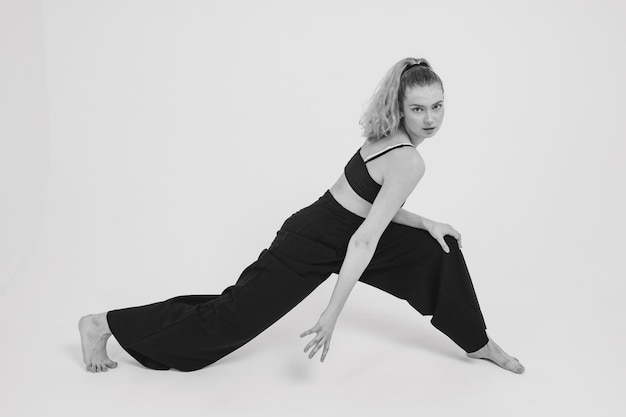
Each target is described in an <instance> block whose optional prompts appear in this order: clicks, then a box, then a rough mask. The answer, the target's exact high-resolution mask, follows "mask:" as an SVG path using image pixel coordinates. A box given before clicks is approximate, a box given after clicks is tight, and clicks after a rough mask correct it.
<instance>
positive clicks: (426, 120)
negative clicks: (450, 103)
mask: <svg viewBox="0 0 626 417" xmlns="http://www.w3.org/2000/svg"><path fill="white" fill-rule="evenodd" d="M424 124H425V125H427V126H430V125H432V124H433V114H432V113H431V112H429V111H427V112H426V114H425V115H424Z"/></svg>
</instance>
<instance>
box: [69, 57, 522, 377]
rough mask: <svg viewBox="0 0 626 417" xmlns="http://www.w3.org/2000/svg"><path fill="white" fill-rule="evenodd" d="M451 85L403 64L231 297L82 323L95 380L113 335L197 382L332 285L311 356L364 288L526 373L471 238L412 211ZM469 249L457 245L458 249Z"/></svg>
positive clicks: (149, 361) (199, 298)
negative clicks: (313, 194)
mask: <svg viewBox="0 0 626 417" xmlns="http://www.w3.org/2000/svg"><path fill="white" fill-rule="evenodd" d="M443 115H444V96H443V84H442V82H441V80H440V78H439V77H438V76H437V74H435V73H434V72H433V70H432V68H431V66H430V65H429V63H428V62H427V61H426V60H425V59H414V58H406V59H403V60H401V61H400V62H398V63H396V64H395V65H394V66H393V67H392V68H391V69H390V70H389V72H388V73H387V74H386V75H385V78H384V79H383V80H382V82H381V84H380V85H379V86H378V88H377V90H376V92H375V94H374V96H373V98H372V100H371V103H370V105H369V107H368V108H367V110H366V111H365V113H364V115H363V118H362V119H361V125H362V127H363V130H364V136H365V137H366V140H365V143H364V144H363V146H362V147H361V148H360V149H359V150H358V151H357V152H356V153H355V154H354V156H353V157H352V159H350V161H349V162H348V164H347V165H346V167H345V169H344V173H343V174H342V175H341V176H340V177H339V179H338V180H337V181H336V182H335V184H334V185H333V186H332V187H331V188H330V190H328V191H326V193H325V194H324V195H323V196H322V197H320V198H319V199H318V200H317V201H316V202H315V203H313V204H311V205H310V206H308V207H306V208H304V209H302V210H300V211H298V212H297V213H294V214H293V215H292V216H291V217H289V219H287V220H286V221H285V223H284V224H283V225H282V227H281V229H280V230H279V231H278V232H277V235H276V238H275V239H274V241H273V242H272V244H271V245H270V247H269V248H268V249H265V250H263V251H262V252H261V254H260V255H259V258H258V259H257V260H256V261H255V262H254V263H252V264H251V265H250V266H248V267H247V268H246V269H245V270H244V271H243V272H242V273H241V276H240V277H239V279H238V280H237V282H236V283H235V284H234V285H232V286H230V287H228V288H226V289H225V290H224V291H223V292H222V294H221V295H195V296H181V297H175V298H172V299H169V300H166V301H163V302H159V303H154V304H150V305H146V306H140V307H131V308H125V309H121V310H112V311H109V312H106V313H101V314H96V315H88V316H85V317H83V318H81V319H80V321H79V330H80V335H81V343H82V351H83V360H84V362H85V365H86V367H87V370H89V371H91V372H101V371H106V370H107V369H108V368H115V367H116V366H117V363H116V362H114V361H112V360H111V359H109V357H108V356H107V353H106V342H107V340H108V338H109V337H110V336H111V334H113V335H114V336H115V338H116V339H117V340H118V341H119V343H120V345H121V346H122V347H123V348H124V349H125V350H126V351H127V352H128V353H129V354H130V355H131V356H133V357H134V358H135V359H137V360H138V361H139V362H140V363H142V364H143V365H144V366H146V367H149V368H152V369H169V368H175V369H179V370H182V371H193V370H197V369H200V368H203V367H205V366H207V365H210V364H211V363H213V362H215V361H217V360H219V359H220V358H222V357H224V356H225V355H227V354H229V353H231V352H232V351H234V350H235V349H237V348H239V347H241V346H243V345H244V344H245V343H247V342H249V341H250V340H252V339H253V338H254V337H255V336H257V335H258V334H259V333H261V332H262V331H263V330H265V329H266V328H267V327H269V326H270V325H271V324H273V323H274V322H275V321H276V320H278V319H279V318H280V317H282V316H283V315H284V314H286V313H287V312H288V311H289V310H291V309H292V308H293V307H295V306H296V305H297V304H298V303H299V302H300V301H302V300H303V299H304V298H305V297H306V296H307V295H308V294H310V293H311V292H312V291H313V290H314V289H315V288H316V287H317V286H318V285H319V284H321V283H322V282H323V281H324V280H325V279H326V278H327V277H328V276H330V274H332V273H337V274H339V277H338V279H337V283H336V285H335V288H334V291H333V293H332V296H331V298H330V302H329V304H328V306H327V308H326V309H325V310H324V312H323V313H322V315H321V316H320V318H319V320H318V322H317V324H316V325H315V326H313V327H312V328H310V329H309V330H307V331H305V332H304V333H302V334H301V337H304V336H307V335H310V334H315V337H314V338H313V339H312V340H311V341H310V342H309V343H308V344H307V345H306V347H305V349H304V351H305V352H309V350H310V352H309V355H308V356H309V358H313V357H314V356H315V354H316V353H317V352H318V351H319V350H320V349H321V350H322V352H321V355H320V358H321V361H324V359H325V358H326V355H327V354H328V349H329V347H330V341H331V337H332V334H333V330H334V327H335V323H336V322H337V318H338V316H339V314H340V312H341V310H342V308H343V306H344V304H345V302H346V299H347V298H348V295H349V294H350V291H351V290H352V288H353V286H354V285H355V283H356V282H357V281H358V280H360V281H362V282H365V283H367V284H370V285H372V286H375V287H377V288H380V289H382V290H383V291H386V292H388V293H390V294H392V295H395V296H396V297H399V298H401V299H404V300H407V301H408V302H409V304H410V305H411V306H413V307H414V308H415V309H416V310H417V311H419V312H420V313H421V314H423V315H432V316H433V317H432V319H431V323H432V324H433V325H434V326H435V327H436V328H438V329H439V330H441V331H442V332H443V333H445V334H446V335H447V336H448V337H450V339H452V340H453V341H454V342H455V343H456V344H458V345H459V346H460V347H461V348H462V349H464V350H465V351H466V352H467V355H468V356H469V357H471V358H482V359H488V360H491V361H493V362H494V363H496V364H497V365H499V366H500V367H502V368H504V369H508V370H510V371H512V372H515V373H522V372H523V371H524V367H523V366H522V365H521V364H520V363H519V361H518V360H517V359H516V358H513V357H511V356H510V355H508V354H507V353H505V352H504V351H503V350H502V349H501V348H500V347H499V346H498V345H497V344H496V343H495V342H494V341H493V340H492V339H490V338H489V337H488V336H487V333H486V331H485V330H486V327H485V323H484V320H483V316H482V313H481V311H480V307H479V305H478V300H477V299H476V295H475V293H474V288H473V285H472V282H471V279H470V277H469V273H468V271H467V268H466V265H465V261H464V258H463V255H462V254H461V251H460V249H459V248H460V247H461V235H460V234H459V232H457V231H456V230H455V229H454V228H453V227H452V226H450V225H448V224H445V223H438V222H435V221H432V220H429V219H426V218H424V217H421V216H419V215H417V214H414V213H411V212H409V211H406V210H404V209H403V208H402V206H403V204H404V201H405V200H406V199H407V197H408V196H409V194H410V193H411V192H412V191H413V189H414V188H415V186H416V185H417V183H418V182H419V180H420V179H421V177H422V175H423V174H424V170H425V166H424V161H423V160H422V157H421V156H420V154H419V153H418V152H417V150H416V147H417V146H418V145H419V144H420V143H421V142H422V141H424V140H425V139H426V138H430V137H432V136H434V135H435V133H437V130H438V129H439V128H440V127H441V123H442V121H443ZM457 241H458V243H457Z"/></svg>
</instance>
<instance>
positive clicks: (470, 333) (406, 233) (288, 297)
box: [107, 191, 488, 371]
mask: <svg viewBox="0 0 626 417" xmlns="http://www.w3.org/2000/svg"><path fill="white" fill-rule="evenodd" d="M363 220H364V219H363V218H362V217H360V216H357V215H356V214H354V213H352V212H350V211H348V210H346V209H345V208H344V207H342V206H341V205H340V204H339V203H338V202H337V201H336V200H335V199H334V198H333V196H332V195H331V194H330V192H329V191H326V193H325V194H324V195H323V196H322V197H320V198H319V199H318V200H317V201H316V202H315V203H313V204H311V205H310V206H308V207H306V208H304V209H302V210H300V211H298V212H296V213H294V214H293V215H292V216H290V217H289V218H288V219H287V220H286V221H285V223H284V224H283V225H282V227H281V229H280V230H279V231H278V232H277V234H276V238H275V239H274V241H273V242H272V244H271V245H270V247H269V248H268V249H264V250H263V251H262V252H261V254H260V255H259V258H258V259H257V260H256V261H255V262H253V263H252V264H251V265H250V266H248V267H247V268H246V269H244V271H243V272H242V273H241V275H240V276H239V279H238V280H237V282H236V283H235V284H234V285H232V286H230V287H227V288H226V289H225V290H224V291H223V292H222V294H220V295H189V296H180V297H175V298H171V299H169V300H166V301H162V302H158V303H154V304H149V305H145V306H140V307H130V308H124V309H119V310H112V311H109V312H108V313H107V320H108V323H109V327H110V328H111V332H112V333H113V335H114V336H115V338H116V339H117V341H118V342H119V343H120V345H121V346H122V347H123V348H124V349H125V350H126V351H127V352H128V353H129V354H130V355H131V356H133V357H134V358H135V359H136V360H137V361H139V362H140V363H141V364H143V365H144V366H146V367H148V368H152V369H169V368H175V369H179V370H181V371H193V370H197V369H200V368H203V367H205V366H207V365H210V364H211V363H213V362H215V361H217V360H219V359H220V358H222V357H224V356H226V355H228V354H229V353H231V352H233V351H234V350H236V349H237V348H239V347H241V346H243V345H244V344H246V343H247V342H249V341H250V340H252V339H253V338H254V337H255V336H257V335H258V334H259V333H261V332H262V331H263V330H265V329H267V328H268V327H269V326H270V325H272V324H273V323H274V322H276V321H277V320H278V319H280V318H281V317H282V316H283V315H285V314H286V313H287V312H288V311H289V310H291V309H292V308H293V307H295V306H296V305H297V304H298V303H300V301H302V300H303V299H304V298H305V297H306V296H307V295H309V294H310V293H311V292H312V291H313V290H314V289H315V288H316V287H317V286H318V285H320V284H321V283H322V282H324V280H325V279H326V278H328V277H329V276H330V275H331V274H332V273H338V272H339V269H340V267H341V264H342V263H343V259H344V258H345V255H346V251H347V246H348V241H349V240H350V237H351V236H352V234H353V233H354V232H355V231H356V229H357V228H358V227H359V225H360V224H361V223H362V222H363ZM444 239H445V241H446V243H447V244H448V247H449V248H450V252H449V253H445V252H444V251H443V249H442V248H441V245H440V244H439V243H438V242H437V241H436V240H435V239H434V238H433V237H432V236H431V235H430V234H429V233H428V232H427V231H425V230H421V229H416V228H413V227H409V226H405V225H401V224H398V223H390V224H389V226H388V227H387V229H386V230H385V231H384V232H383V234H382V236H381V238H380V240H379V243H378V246H377V248H376V251H375V253H374V256H373V258H372V261H371V262H370V264H369V265H368V267H367V269H366V270H365V272H364V273H363V275H362V276H361V278H360V281H362V282H365V283H366V284H369V285H372V286H374V287H376V288H379V289H381V290H383V291H386V292H388V293H390V294H392V295H394V296H396V297H398V298H401V299H403V300H406V301H407V302H408V303H409V304H410V305H411V306H413V308H415V309H416V310H417V311H419V312H420V313H421V314H423V315H432V316H433V317H432V319H431V323H432V324H433V325H434V326H435V327H436V328H437V329H439V330H441V331H442V332H443V333H444V334H446V335H447V336H448V337H449V338H450V339H452V340H453V341H454V342H455V343H456V344H457V345H459V346H460V347H461V348H462V349H464V350H465V351H466V352H473V351H475V350H478V349H480V348H481V347H482V346H484V345H485V344H486V343H487V342H488V339H487V334H486V332H485V328H486V327H485V322H484V319H483V316H482V313H481V311H480V307H479V305H478V300H477V298H476V294H475V292H474V287H473V285H472V281H471V279H470V276H469V272H468V270H467V266H466V264H465V260H464V258H463V255H462V253H461V251H460V249H459V247H458V244H457V241H456V239H455V238H453V237H452V236H449V235H447V236H445V238H444Z"/></svg>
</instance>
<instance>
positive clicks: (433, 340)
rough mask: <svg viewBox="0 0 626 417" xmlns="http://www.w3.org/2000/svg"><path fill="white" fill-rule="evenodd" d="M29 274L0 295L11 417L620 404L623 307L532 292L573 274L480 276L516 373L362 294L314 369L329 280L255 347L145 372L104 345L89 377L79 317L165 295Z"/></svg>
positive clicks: (424, 411)
mask: <svg viewBox="0 0 626 417" xmlns="http://www.w3.org/2000/svg"><path fill="white" fill-rule="evenodd" d="M464 250H465V249H464ZM466 252H467V251H466ZM467 257H468V256H467V254H466V258H467ZM41 259H45V256H43V257H42V258H41ZM79 264H80V262H79ZM594 265H596V266H595V268H596V272H605V274H603V276H608V277H616V276H617V271H616V270H611V268H612V266H611V264H610V263H605V264H604V265H605V266H604V268H607V269H606V270H605V271H601V270H598V269H597V268H602V267H598V266H597V265H598V263H595V264H594ZM26 268H27V270H26V271H22V272H23V275H24V276H25V277H26V278H24V279H22V280H19V281H17V280H14V281H12V282H10V283H9V285H8V286H7V287H6V288H5V290H4V292H3V293H2V294H0V334H2V343H1V344H0V353H1V355H2V357H3V358H4V363H3V366H2V372H1V374H0V383H1V386H0V392H1V393H2V401H0V404H1V405H0V409H1V410H2V415H6V416H49V415H50V414H51V412H52V411H54V414H55V415H70V416H71V415H78V414H85V413H87V414H88V415H90V416H112V415H119V416H153V417H154V416H160V415H163V416H166V415H173V414H174V413H180V412H184V413H186V414H187V413H206V414H207V415H219V416H265V415H267V416H270V415H271V416H294V415H297V416H319V415H330V416H335V415H342V414H344V413H350V414H351V415H352V414H353V413H357V414H358V415H361V416H374V415H380V414H382V413H384V414H386V415H404V414H411V415H417V414H421V415H431V416H433V415H434V416H448V415H460V414H462V415H464V416H483V417H484V416H496V415H497V416H529V415H567V416H588V415H596V416H609V415H615V412H616V411H615V410H618V409H620V408H621V407H622V405H623V400H621V397H620V394H619V391H621V389H620V388H619V387H620V386H623V371H624V370H625V369H626V367H625V366H624V365H625V361H624V356H623V354H622V351H621V350H622V349H621V346H622V345H623V342H624V334H623V331H621V330H620V331H617V330H616V329H621V328H622V327H620V326H622V325H623V322H624V320H623V319H624V307H623V306H622V304H623V303H622V304H620V303H618V302H617V301H618V300H619V299H620V298H621V295H619V294H614V293H613V294H610V293H606V292H603V291H602V290H601V289H596V290H595V292H594V290H592V289H590V288H582V287H581V288H579V290H577V291H572V290H568V291H566V290H563V289H562V288H563V287H561V286H560V283H559V280H553V283H546V282H544V283H543V284H542V285H543V291H541V292H539V291H537V285H536V284H538V283H539V282H540V281H543V280H546V278H547V277H549V276H558V275H559V273H560V274H561V276H563V274H564V273H565V272H568V273H572V274H574V273H576V272H575V271H563V268H564V265H559V264H558V263H555V264H554V265H545V268H543V269H542V270H541V273H540V274H538V275H537V276H536V277H534V278H532V279H528V280H527V283H526V284H525V285H516V286H515V292H514V293H510V292H509V293H507V285H508V288H512V287H511V282H508V283H506V282H500V281H497V280H488V279H478V278H476V277H475V278H474V281H475V286H476V287H477V292H478V295H479V299H480V300H481V305H482V308H483V312H484V313H485V317H486V321H487V325H488V332H489V334H490V336H491V337H493V338H494V340H496V341H497V342H498V343H499V344H500V345H501V346H502V347H503V348H504V349H505V350H508V351H509V352H510V353H511V354H513V355H514V356H516V357H518V358H519V359H520V360H521V361H522V363H523V364H524V365H525V366H526V373H525V374H523V375H516V374H513V373H510V372H507V371H504V370H501V369H500V368H498V367H497V366H495V365H493V364H491V363H490V362H487V361H483V360H471V359H468V358H466V357H465V355H464V352H463V351H462V350H461V349H459V348H458V347H457V346H456V345H454V344H453V343H452V342H450V341H449V340H448V339H447V338H446V337H445V336H444V335H442V334H441V333H439V332H438V331H437V330H436V329H434V328H433V327H432V326H431V325H430V323H429V321H428V318H427V317H422V316H420V315H418V314H416V313H415V312H414V311H413V310H412V309H411V308H410V306H408V304H406V303H404V302H401V301H399V300H397V299H394V298H392V297H390V296H388V295H386V294H383V293H381V292H380V291H377V290H375V289H373V288H370V287H368V286H366V285H362V284H359V285H357V287H356V288H355V290H354V292H353V294H352V295H351V298H350V300H349V303H348V304H347V306H346V308H345V310H344V313H343V315H342V316H341V318H340V321H339V322H338V325H337V328H336V330H335V334H334V338H333V345H332V347H331V350H330V352H329V355H328V357H327V359H326V361H325V362H324V363H320V362H319V361H318V360H308V359H307V357H306V355H305V354H304V353H303V352H302V350H303V348H304V346H305V344H306V343H305V341H304V340H303V339H300V338H299V337H298V335H299V333H300V332H302V331H303V330H305V329H306V328H308V327H310V326H312V325H313V324H314V322H315V321H316V319H317V316H318V314H319V312H320V306H324V305H325V303H326V302H327V300H328V297H329V295H330V293H331V291H332V288H333V283H334V280H335V279H336V277H335V276H333V277H331V278H330V279H329V280H328V281H326V282H325V283H324V284H323V285H322V286H320V287H319V288H318V289H317V290H316V291H315V292H314V293H313V294H311V296H310V297H308V298H307V299H306V300H304V301H303V302H302V303H301V304H300V305H298V306H297V307H296V308H295V309H294V310H293V311H292V312H290V313H289V314H288V315H287V316H285V317H284V318H283V319H281V320H280V321H279V322H278V323H276V324H275V325H274V326H272V327H271V328H270V329H268V330H267V331H266V332H265V333H263V334H261V335H260V336H259V337H258V338H256V339H254V340H253V341H252V342H250V343H249V344H248V345H246V346H244V347H243V348H241V349H240V350H238V351H236V352H235V353H233V354H232V355H230V356H228V357H226V358H224V359H222V360H221V361H219V362H217V363H215V364H214V365H212V366H209V367H207V368H205V369H203V370H200V371H197V372H192V373H183V372H178V371H151V370H148V369H145V368H143V367H141V366H140V365H139V364H138V363H137V362H135V361H134V360H133V359H132V358H131V357H130V356H129V355H128V354H126V353H125V352H124V351H123V350H122V349H121V348H120V346H119V345H118V344H117V343H116V342H115V340H113V339H111V341H110V343H109V353H110V356H111V357H112V358H113V359H114V360H116V361H118V362H119V366H118V368H117V369H115V370H112V371H109V372H107V373H102V374H91V373H89V372H87V371H85V369H84V367H83V365H82V363H81V353H80V344H79V338H78V331H77V320H78V318H79V317H80V315H82V314H84V313H87V312H98V310H97V308H98V307H99V306H103V307H102V308H101V309H100V310H104V309H105V307H104V306H106V305H109V306H111V308H114V307H119V306H121V305H120V303H126V304H127V305H128V304H130V301H129V300H130V299H131V298H135V299H136V300H137V302H136V304H142V303H145V302H148V301H150V300H152V301H156V300H158V299H163V298H166V296H169V295H172V294H171V291H172V290H171V289H166V290H164V289H163V288H159V289H158V290H154V291H152V292H151V291H150V290H145V291H143V292H142V297H141V298H140V297H138V295H137V294H139V292H138V291H137V289H136V288H137V287H138V286H140V285H141V284H142V282H141V280H142V279H141V278H136V279H135V281H134V282H133V281H128V280H126V283H124V282H123V279H122V278H120V280H119V281H117V282H115V281H114V282H111V281H110V280H109V281H106V280H104V279H103V280H102V286H101V288H97V286H94V280H93V279H88V280H87V282H82V283H81V279H80V278H79V277H78V274H68V275H67V276H59V275H57V276H52V275H50V269H52V270H53V269H54V268H50V269H49V270H48V272H46V265H45V261H37V260H36V259H35V260H33V262H31V263H30V264H29V265H28V266H27V267H26ZM550 268H552V270H551V269H550ZM470 269H471V264H470ZM577 271H578V273H579V274H580V276H579V277H576V276H572V275H567V276H568V279H571V280H574V281H575V282H584V281H585V280H584V277H585V275H586V274H587V273H588V272H589V271H587V270H586V268H585V267H584V266H583V267H579V268H578V269H577ZM83 281H84V278H83ZM547 281H548V282H549V280H547ZM145 283H146V282H145V281H144V282H143V284H145ZM176 285H178V286H183V287H184V285H183V284H180V283H178V284H176V283H172V288H174V287H175V286H176ZM85 286H89V287H88V288H89V289H88V290H87V291H86V288H87V287H85ZM72 289H74V290H72ZM216 290H217V289H216ZM161 292H162V293H161ZM166 292H170V293H169V294H166ZM72 293H74V294H72ZM85 293H88V294H90V295H89V297H85V296H84V294H85ZM583 299H585V300H586V304H585V305H581V303H580V301H581V300H583ZM529 302H530V304H531V305H532V306H533V308H532V309H528V308H527V307H526V306H527V305H528V304H529ZM112 304H113V305H112ZM94 309H96V310H94ZM618 407H620V408H618Z"/></svg>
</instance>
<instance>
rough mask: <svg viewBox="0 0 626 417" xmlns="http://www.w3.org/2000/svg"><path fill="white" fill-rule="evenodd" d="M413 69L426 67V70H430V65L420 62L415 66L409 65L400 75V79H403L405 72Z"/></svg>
mask: <svg viewBox="0 0 626 417" xmlns="http://www.w3.org/2000/svg"><path fill="white" fill-rule="evenodd" d="M413 67H426V68H429V66H428V64H427V63H426V62H425V61H419V62H416V63H415V64H411V65H409V66H408V67H406V68H405V69H404V70H402V74H400V77H402V76H403V75H404V73H405V72H407V71H408V70H410V69H411V68H413Z"/></svg>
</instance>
